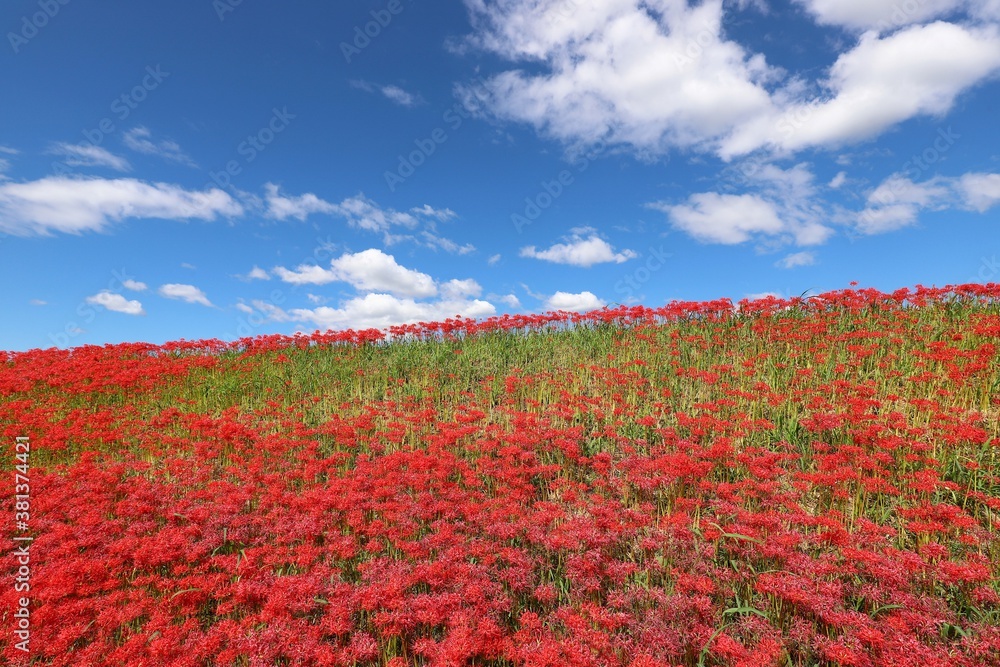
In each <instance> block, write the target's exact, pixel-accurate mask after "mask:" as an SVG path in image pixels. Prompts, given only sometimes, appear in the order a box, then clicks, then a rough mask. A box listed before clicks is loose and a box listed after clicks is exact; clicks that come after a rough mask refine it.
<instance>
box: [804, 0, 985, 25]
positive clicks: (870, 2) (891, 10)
mask: <svg viewBox="0 0 1000 667" xmlns="http://www.w3.org/2000/svg"><path fill="white" fill-rule="evenodd" d="M796 2H797V3H798V4H800V5H803V6H804V7H805V8H806V9H808V10H809V13H811V14H812V15H813V16H815V17H816V21H817V22H818V23H821V24H823V25H839V26H843V27H845V28H850V29H853V30H868V29H878V30H883V31H884V30H887V29H889V28H895V27H898V26H904V25H910V24H912V23H921V22H923V21H925V20H927V19H930V18H935V17H938V16H943V15H945V14H948V13H950V12H953V11H956V10H959V9H961V8H962V7H963V6H964V5H965V4H966V0H910V1H909V2H902V1H901V0H796Z"/></svg>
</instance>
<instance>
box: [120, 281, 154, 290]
mask: <svg viewBox="0 0 1000 667" xmlns="http://www.w3.org/2000/svg"><path fill="white" fill-rule="evenodd" d="M122 285H123V286H124V287H125V289H127V290H132V291H133V292H145V291H146V289H147V288H148V287H149V286H148V285H146V283H142V282H139V281H138V280H132V279H131V278H126V279H125V280H123V281H122Z"/></svg>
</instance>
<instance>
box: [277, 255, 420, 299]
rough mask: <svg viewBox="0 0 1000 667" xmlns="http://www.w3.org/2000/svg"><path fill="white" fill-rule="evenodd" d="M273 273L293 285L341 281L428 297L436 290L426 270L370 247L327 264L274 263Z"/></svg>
mask: <svg viewBox="0 0 1000 667" xmlns="http://www.w3.org/2000/svg"><path fill="white" fill-rule="evenodd" d="M274 274H275V275H276V276H278V277H279V278H280V279H281V280H283V281H285V282H286V283H291V284H294V285H325V284H327V283H332V282H345V283H348V284H350V285H352V286H353V287H355V288H357V289H359V290H362V291H368V292H376V291H384V292H389V293H390V294H393V295H396V296H404V297H428V296H434V295H435V294H437V285H436V284H435V282H434V279H433V278H431V277H430V276H429V275H427V274H426V273H421V272H419V271H415V270H413V269H407V268H406V267H404V266H402V265H400V264H399V263H397V262H396V258H395V257H393V256H392V255H387V254H385V253H384V252H382V251H381V250H378V249H376V248H370V249H368V250H364V251H362V252H357V253H344V254H343V255H341V256H340V257H338V258H336V259H334V260H332V261H331V262H330V268H329V269H324V268H323V267H320V266H315V265H302V266H299V267H298V268H296V269H295V270H289V269H286V268H285V267H283V266H279V267H275V269H274Z"/></svg>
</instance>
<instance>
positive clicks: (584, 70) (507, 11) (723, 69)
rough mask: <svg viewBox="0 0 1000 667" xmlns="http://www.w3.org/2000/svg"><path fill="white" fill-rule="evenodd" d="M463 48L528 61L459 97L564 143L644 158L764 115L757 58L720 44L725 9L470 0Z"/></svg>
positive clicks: (717, 5)
mask: <svg viewBox="0 0 1000 667" xmlns="http://www.w3.org/2000/svg"><path fill="white" fill-rule="evenodd" d="M466 4H467V6H468V7H469V9H470V12H471V14H472V20H473V24H474V26H475V27H476V28H477V33H476V35H475V36H474V37H472V38H471V40H470V41H471V43H472V44H473V45H475V46H478V47H480V48H482V49H485V50H488V51H492V52H494V53H497V54H498V55H500V56H501V57H503V58H506V59H508V60H511V61H525V62H532V63H535V64H536V65H533V66H532V70H535V71H537V70H538V69H539V67H541V68H543V69H544V70H547V71H542V72H538V73H537V74H528V73H526V72H525V71H523V70H514V71H508V72H504V73H502V74H500V75H498V76H495V77H492V78H491V79H490V80H489V81H488V90H486V89H481V90H478V91H474V90H472V89H470V88H466V89H465V90H464V91H463V92H464V95H465V98H466V101H467V103H468V104H469V106H471V107H472V108H477V107H479V108H485V109H487V110H488V111H490V112H491V113H493V114H494V115H496V116H498V117H500V118H502V119H506V120H514V121H521V122H526V123H529V124H531V125H534V126H535V127H536V128H537V129H538V130H539V131H541V132H542V133H544V134H546V135H548V136H551V137H553V138H556V139H559V140H562V141H564V142H566V143H569V144H576V143H584V144H591V143H594V142H597V141H598V140H605V141H607V142H608V143H612V144H627V145H631V146H633V147H634V148H636V149H638V150H640V151H643V152H647V151H648V152H654V153H662V152H665V151H666V150H668V149H669V148H671V147H678V146H679V147H695V146H699V145H702V144H704V143H705V142H708V141H711V140H714V139H716V138H718V137H721V136H724V135H725V134H727V133H728V132H729V131H730V130H731V129H732V128H733V127H734V126H736V125H737V124H739V123H740V122H742V120H743V119H744V118H746V117H748V116H753V115H756V114H759V113H763V112H765V111H766V110H767V109H768V107H769V95H768V92H767V90H766V89H765V87H764V85H763V84H764V83H765V82H767V81H769V80H771V79H772V78H774V77H775V76H776V75H777V72H776V71H775V70H773V69H772V68H770V67H769V66H768V65H767V64H766V63H765V61H764V58H763V57H762V56H753V55H751V54H748V53H747V52H746V51H745V50H744V48H743V47H742V46H740V45H739V44H737V43H735V42H733V41H730V40H726V39H724V38H723V37H722V36H721V30H722V28H721V25H722V12H723V10H722V2H721V0H707V1H706V2H703V3H700V4H697V5H694V6H690V7H689V6H688V3H687V2H683V1H681V0H659V1H658V2H652V3H650V2H642V1H641V0H616V1H610V0H609V1H605V2H587V3H580V4H577V5H576V6H575V7H574V8H573V11H572V12H571V13H568V15H566V12H565V11H564V3H562V2H559V1H557V0H553V1H550V2H538V1H537V0H510V1H508V2H504V3H489V4H487V3H484V2H478V1H474V0H467V2H466Z"/></svg>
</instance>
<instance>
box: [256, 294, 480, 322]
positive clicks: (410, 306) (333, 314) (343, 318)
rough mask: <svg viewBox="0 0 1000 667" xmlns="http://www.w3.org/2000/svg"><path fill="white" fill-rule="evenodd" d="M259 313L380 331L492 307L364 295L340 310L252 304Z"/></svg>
mask: <svg viewBox="0 0 1000 667" xmlns="http://www.w3.org/2000/svg"><path fill="white" fill-rule="evenodd" d="M254 306H256V307H257V308H258V309H259V310H261V311H262V312H265V313H266V314H267V315H268V316H269V317H270V318H271V319H272V320H274V321H277V322H298V323H302V324H310V325H312V326H314V327H318V328H320V329H368V328H376V329H384V328H387V327H390V326H393V325H397V324H416V323H418V322H438V321H441V320H443V319H446V318H449V317H455V316H462V317H473V318H481V317H489V316H491V315H495V314H496V308H495V307H494V306H493V304H491V303H489V302H488V301H482V300H479V299H443V300H440V301H429V302H419V301H415V300H414V299H408V298H399V297H395V296H393V295H391V294H366V295H365V296H362V297H357V298H353V299H350V300H348V301H346V302H344V303H343V304H341V307H340V308H331V307H329V306H320V307H318V308H295V309H292V310H289V311H284V310H282V309H280V308H277V307H276V306H273V305H270V304H266V303H263V302H256V301H255V302H254Z"/></svg>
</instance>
